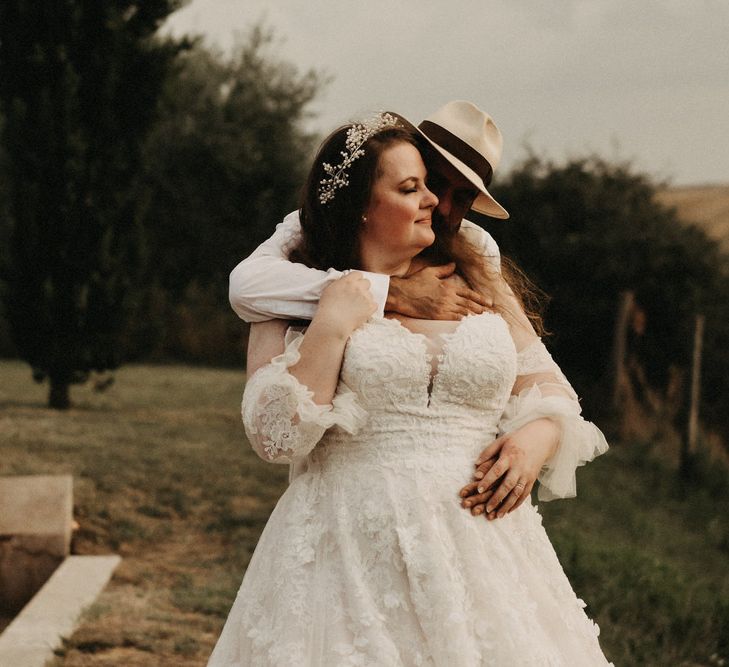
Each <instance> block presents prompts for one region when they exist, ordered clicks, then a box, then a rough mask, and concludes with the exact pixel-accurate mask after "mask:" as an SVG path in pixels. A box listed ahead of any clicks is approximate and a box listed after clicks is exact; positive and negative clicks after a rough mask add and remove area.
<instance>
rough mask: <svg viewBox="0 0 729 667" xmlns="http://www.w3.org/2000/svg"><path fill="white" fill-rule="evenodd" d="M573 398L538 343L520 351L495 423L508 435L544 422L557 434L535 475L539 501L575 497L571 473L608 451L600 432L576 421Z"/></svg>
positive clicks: (576, 402) (534, 341) (578, 414)
mask: <svg viewBox="0 0 729 667" xmlns="http://www.w3.org/2000/svg"><path fill="white" fill-rule="evenodd" d="M581 412H582V410H581V407H580V403H579V400H578V398H577V394H576V393H575V391H574V389H573V388H572V386H571V385H570V383H569V382H568V381H567V378H565V376H564V374H563V373H562V371H561V370H560V368H559V366H558V365H557V364H556V363H555V362H554V360H553V359H552V356H551V355H550V354H549V352H548V351H547V348H546V347H545V346H544V344H543V343H542V341H541V339H540V338H538V337H537V336H536V335H534V336H533V337H532V338H531V339H530V340H529V341H528V342H527V343H526V344H525V345H523V346H522V348H521V349H519V346H518V345H517V378H516V382H515V383H514V387H513V389H512V392H511V396H510V398H509V400H508V402H507V404H506V408H505V410H504V413H503V415H502V418H501V420H500V422H499V433H500V434H503V433H508V432H510V431H514V430H516V429H518V428H520V427H521V426H524V425H525V424H527V423H528V422H530V421H533V420H535V419H540V418H543V417H548V418H551V419H553V420H555V421H556V422H557V423H558V424H559V426H560V428H561V438H560V442H559V445H558V447H557V450H556V451H555V453H554V454H553V456H552V457H551V458H550V459H548V460H547V462H546V463H545V464H544V466H543V467H542V470H541V472H540V474H539V477H538V479H539V482H540V486H539V491H538V498H539V500H543V501H547V500H554V499H555V498H570V497H573V496H575V495H576V479H575V472H576V469H577V467H578V466H581V465H584V464H585V463H587V462H588V461H592V460H593V459H594V458H595V457H596V456H599V455H600V454H603V453H604V452H605V451H607V449H608V444H607V442H606V441H605V436H603V434H602V432H601V431H600V429H598V428H597V427H596V426H595V425H594V424H592V423H591V422H588V421H585V420H584V419H583V418H582V416H581Z"/></svg>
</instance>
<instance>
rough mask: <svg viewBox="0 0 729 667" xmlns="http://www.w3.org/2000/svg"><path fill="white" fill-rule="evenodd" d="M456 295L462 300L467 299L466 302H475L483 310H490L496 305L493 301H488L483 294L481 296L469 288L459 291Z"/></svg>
mask: <svg viewBox="0 0 729 667" xmlns="http://www.w3.org/2000/svg"><path fill="white" fill-rule="evenodd" d="M456 294H458V296H460V297H461V298H462V299H465V300H466V301H473V302H475V303H477V304H478V305H479V306H482V307H483V308H490V307H491V306H493V305H494V300H493V299H487V298H486V297H485V296H484V295H483V294H479V293H478V292H476V291H474V290H472V289H469V288H468V287H465V288H461V289H459V290H458V292H456Z"/></svg>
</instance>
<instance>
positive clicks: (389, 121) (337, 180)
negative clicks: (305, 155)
mask: <svg viewBox="0 0 729 667" xmlns="http://www.w3.org/2000/svg"><path fill="white" fill-rule="evenodd" d="M397 124H398V119H397V118H395V116H393V115H392V114H389V113H378V114H375V115H374V116H373V117H372V118H370V119H368V120H366V121H364V122H362V123H355V124H354V125H352V127H350V128H349V129H348V130H347V139H346V141H345V142H344V146H345V149H346V150H343V151H341V156H342V161H341V162H340V163H339V164H335V165H333V166H332V165H331V164H329V163H328V162H325V163H324V164H323V165H322V166H323V167H324V173H326V174H327V177H326V178H322V179H321V181H319V201H320V202H321V203H322V204H326V203H327V202H329V201H331V200H332V199H334V195H335V194H336V192H337V190H338V189H339V188H343V187H346V186H347V185H349V175H348V174H347V169H349V167H350V165H351V164H352V163H353V162H354V161H355V160H356V159H357V158H358V157H362V156H363V155H364V152H365V151H364V148H362V146H363V145H364V143H365V142H366V141H367V140H368V139H369V138H371V137H373V136H374V135H375V134H377V133H378V132H381V131H382V130H385V129H387V128H388V127H396V126H397Z"/></svg>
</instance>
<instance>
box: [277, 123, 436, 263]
mask: <svg viewBox="0 0 729 667" xmlns="http://www.w3.org/2000/svg"><path fill="white" fill-rule="evenodd" d="M352 127H354V125H343V126H342V127H340V128H339V129H337V130H335V131H334V132H332V133H331V134H330V135H329V136H328V137H327V138H326V139H325V140H324V141H323V142H322V145H321V146H320V148H319V151H318V152H317V154H316V157H315V158H314V163H313V165H312V167H311V169H310V170H309V175H308V177H307V179H306V185H305V187H304V191H303V193H302V198H301V209H300V212H299V220H300V221H301V232H302V234H301V242H300V243H299V244H298V245H297V246H296V247H295V248H293V249H292V250H291V251H290V252H289V259H290V260H291V261H292V262H300V263H301V264H306V265H307V266H311V267H314V268H316V269H323V270H327V269H329V268H333V269H338V270H340V271H343V270H345V269H352V268H359V267H360V256H359V234H360V230H361V227H362V217H363V216H364V215H365V212H366V211H367V207H368V205H369V201H370V196H371V194H372V186H373V185H374V183H375V181H376V180H377V177H378V175H379V164H380V156H381V155H382V153H383V152H384V151H385V150H386V149H387V148H389V147H390V146H394V145H395V144H398V143H407V144H411V145H412V146H415V148H417V149H418V150H419V151H421V152H422V146H421V143H420V141H421V140H420V139H419V137H418V135H417V134H416V133H415V132H413V131H412V130H410V129H408V128H405V127H401V126H392V127H387V128H385V129H383V130H380V131H379V132H376V133H375V134H373V135H372V136H371V137H369V138H368V139H367V140H366V141H365V142H364V143H363V144H362V146H361V149H362V150H363V151H364V152H363V153H362V154H361V155H360V156H359V157H357V158H356V159H354V161H352V163H351V164H350V165H349V167H348V168H347V169H346V174H345V176H346V178H347V181H348V183H347V185H344V186H341V187H338V188H337V189H336V190H335V191H334V193H333V196H332V197H331V198H329V199H328V200H326V201H324V202H322V197H321V191H322V181H326V180H329V179H330V178H331V176H330V174H328V173H327V171H326V169H325V165H326V164H339V163H340V162H341V161H342V155H343V154H346V153H347V147H346V141H347V132H349V130H350V129H351V128H352Z"/></svg>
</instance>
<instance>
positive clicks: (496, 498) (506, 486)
mask: <svg viewBox="0 0 729 667" xmlns="http://www.w3.org/2000/svg"><path fill="white" fill-rule="evenodd" d="M497 466H498V463H497V464H496V465H495V466H494V468H496V467H497ZM518 482H519V473H518V472H517V471H515V470H514V469H513V468H512V469H511V470H509V473H508V474H507V475H506V477H505V478H504V480H503V481H502V482H501V484H499V486H498V487H497V488H496V490H495V491H494V495H493V496H491V498H490V499H489V502H488V504H487V505H486V511H487V512H492V511H493V510H494V509H496V508H497V507H498V506H499V505H501V503H502V502H503V501H504V499H505V498H506V496H508V495H509V494H510V493H511V491H512V489H514V487H516V485H517V484H518ZM521 488H523V485H522V487H520V489H521ZM499 511H500V510H499Z"/></svg>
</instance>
